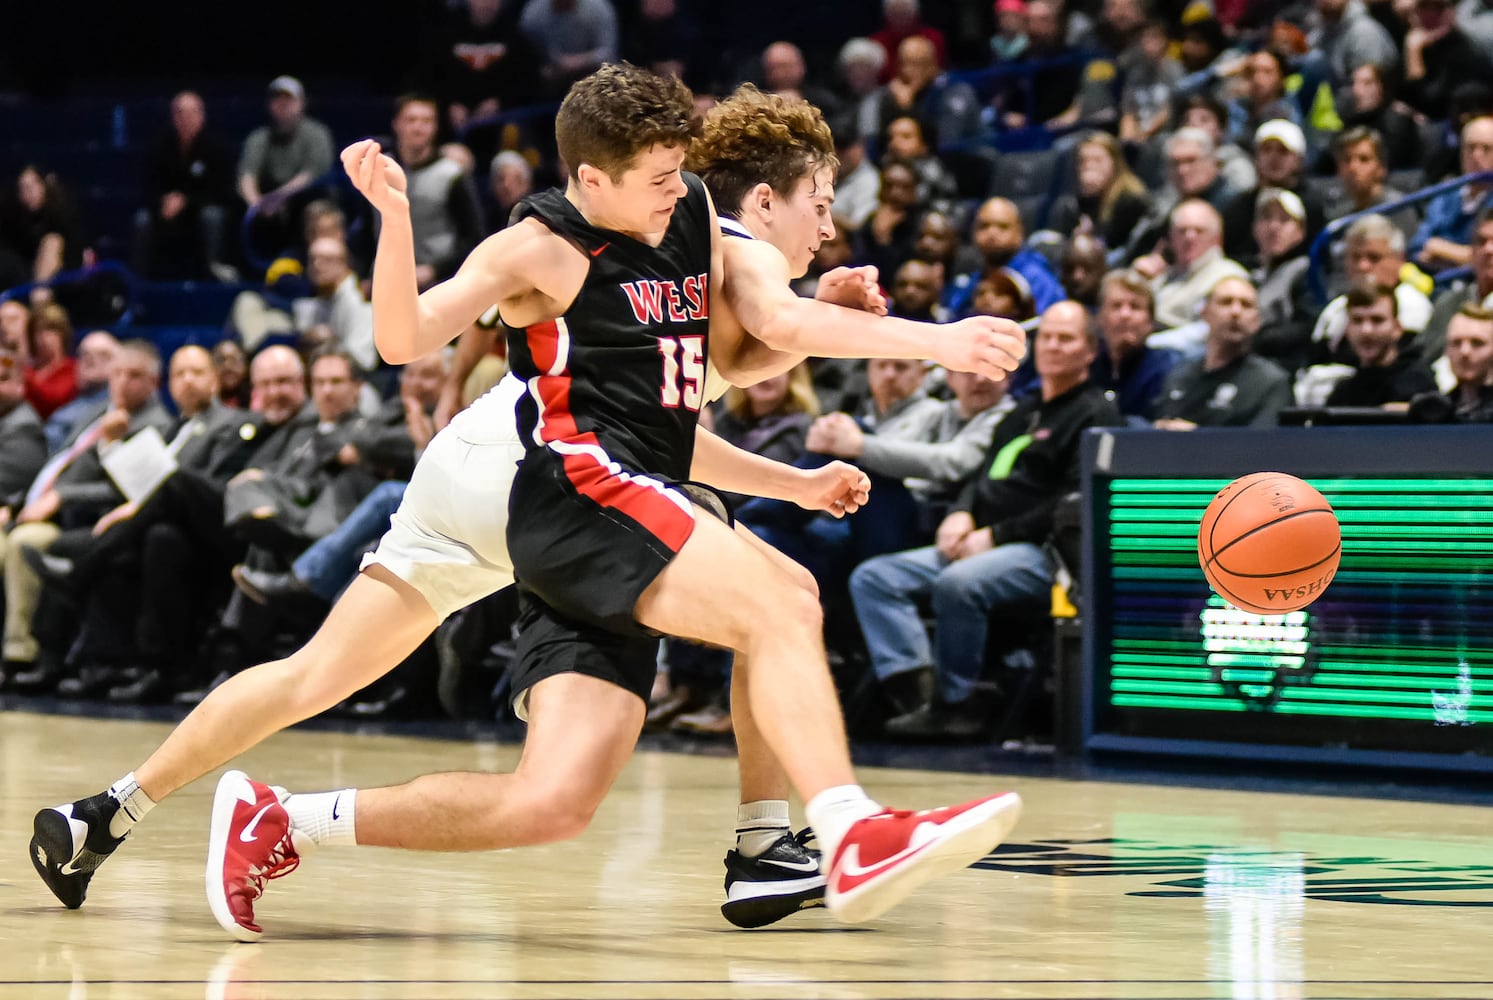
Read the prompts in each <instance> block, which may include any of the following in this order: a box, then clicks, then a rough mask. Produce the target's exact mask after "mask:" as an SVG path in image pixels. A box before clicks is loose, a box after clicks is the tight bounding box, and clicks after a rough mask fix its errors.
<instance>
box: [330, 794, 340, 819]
mask: <svg viewBox="0 0 1493 1000" xmlns="http://www.w3.org/2000/svg"><path fill="white" fill-rule="evenodd" d="M341 804H342V796H340V795H339V796H337V797H336V798H335V799H333V800H332V818H333V819H336V818H337V807H338V806H340V805H341Z"/></svg>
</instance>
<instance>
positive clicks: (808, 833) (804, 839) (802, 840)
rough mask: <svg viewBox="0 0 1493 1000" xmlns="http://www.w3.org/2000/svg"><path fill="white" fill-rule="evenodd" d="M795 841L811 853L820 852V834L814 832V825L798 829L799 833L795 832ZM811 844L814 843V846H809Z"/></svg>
mask: <svg viewBox="0 0 1493 1000" xmlns="http://www.w3.org/2000/svg"><path fill="white" fill-rule="evenodd" d="M793 842H794V843H795V844H797V845H798V846H799V847H800V848H801V849H803V850H805V851H807V852H809V853H811V854H818V853H819V835H818V834H817V833H815V832H814V828H813V827H812V826H806V827H804V828H803V829H802V830H800V831H798V833H796V834H794V835H793ZM811 844H812V845H813V846H812V847H811V846H809V845H811Z"/></svg>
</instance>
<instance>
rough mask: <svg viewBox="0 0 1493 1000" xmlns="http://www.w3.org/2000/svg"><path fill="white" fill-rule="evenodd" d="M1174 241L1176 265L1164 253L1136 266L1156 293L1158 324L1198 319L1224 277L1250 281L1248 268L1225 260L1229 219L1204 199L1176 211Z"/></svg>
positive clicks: (1171, 238)
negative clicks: (1224, 239) (1225, 235)
mask: <svg viewBox="0 0 1493 1000" xmlns="http://www.w3.org/2000/svg"><path fill="white" fill-rule="evenodd" d="M1168 240H1169V242H1170V244H1171V254H1172V260H1171V263H1170V264H1168V263H1167V261H1166V260H1165V259H1164V258H1162V257H1161V255H1160V254H1149V255H1147V256H1145V257H1142V258H1140V259H1139V260H1137V261H1136V262H1135V270H1137V271H1138V272H1140V273H1141V274H1143V275H1145V276H1146V277H1147V278H1149V279H1150V280H1151V284H1152V287H1153V288H1154V289H1155V291H1156V322H1157V323H1158V324H1159V325H1161V326H1162V327H1165V328H1172V327H1178V326H1183V325H1184V324H1187V323H1191V322H1193V321H1194V320H1196V319H1197V318H1198V310H1199V309H1200V308H1201V307H1202V304H1203V300H1204V299H1205V298H1207V296H1208V293H1209V292H1210V291H1211V290H1212V289H1213V286H1214V285H1216V284H1218V283H1219V282H1220V281H1222V280H1223V279H1224V278H1248V277H1249V272H1247V271H1245V270H1244V268H1243V266H1241V265H1240V264H1239V263H1238V262H1237V261H1233V260H1230V259H1229V258H1227V257H1225V256H1224V255H1223V216H1221V215H1220V214H1219V212H1218V209H1216V208H1214V207H1213V206H1212V205H1210V204H1208V203H1207V202H1206V201H1203V200H1202V199H1199V198H1188V199H1187V200H1185V201H1183V202H1182V203H1181V204H1179V205H1178V206H1177V207H1176V208H1174V209H1172V216H1171V231H1170V236H1169V237H1168Z"/></svg>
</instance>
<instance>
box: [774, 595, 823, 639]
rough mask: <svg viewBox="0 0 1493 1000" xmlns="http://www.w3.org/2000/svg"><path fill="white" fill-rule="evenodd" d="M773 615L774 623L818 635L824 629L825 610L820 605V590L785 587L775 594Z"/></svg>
mask: <svg viewBox="0 0 1493 1000" xmlns="http://www.w3.org/2000/svg"><path fill="white" fill-rule="evenodd" d="M775 604H776V605H777V607H775V608H774V609H773V612H772V615H773V619H774V621H775V622H776V623H777V624H778V625H780V626H784V627H789V628H792V627H797V628H801V629H805V630H807V631H809V632H812V633H814V634H815V635H818V634H819V633H820V632H822V631H823V629H824V608H823V606H822V605H820V603H819V588H818V587H815V588H814V589H813V590H807V589H804V588H802V587H794V586H785V587H781V588H778V589H777V591H776V594H775Z"/></svg>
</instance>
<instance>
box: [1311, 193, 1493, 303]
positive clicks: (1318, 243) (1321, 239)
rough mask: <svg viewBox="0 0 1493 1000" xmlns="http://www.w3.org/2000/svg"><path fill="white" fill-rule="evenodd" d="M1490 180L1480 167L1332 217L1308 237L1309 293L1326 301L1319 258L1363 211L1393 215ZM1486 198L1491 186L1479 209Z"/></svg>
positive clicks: (1490, 195) (1446, 273) (1446, 275)
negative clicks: (1411, 191)
mask: <svg viewBox="0 0 1493 1000" xmlns="http://www.w3.org/2000/svg"><path fill="white" fill-rule="evenodd" d="M1490 183H1493V171H1484V172H1483V173H1480V174H1466V175H1464V176H1462V177H1456V178H1453V179H1452V180H1449V181H1442V182H1441V183H1440V184H1433V185H1431V186H1430V187H1428V188H1421V189H1420V190H1419V191H1417V192H1415V193H1414V194H1407V195H1406V196H1405V197H1403V198H1398V199H1396V200H1394V201H1387V202H1385V203H1384V204H1382V205H1375V206H1374V207H1373V208H1369V209H1365V210H1364V211H1362V212H1354V213H1353V214H1352V215H1345V216H1343V217H1342V218H1341V219H1334V220H1333V221H1332V222H1330V223H1328V224H1327V226H1325V227H1324V228H1323V229H1322V231H1321V232H1320V233H1318V234H1317V238H1316V239H1314V240H1312V248H1311V250H1309V251H1308V253H1307V256H1308V258H1309V259H1310V261H1311V266H1310V268H1309V270H1308V271H1307V280H1308V281H1309V282H1310V283H1311V288H1312V294H1314V295H1316V296H1317V298H1318V300H1319V301H1321V302H1326V301H1327V297H1328V296H1327V278H1326V276H1325V274H1324V273H1323V270H1324V269H1323V258H1324V257H1325V256H1326V254H1327V248H1328V247H1329V246H1330V245H1331V244H1332V241H1333V240H1334V239H1336V238H1337V236H1338V234H1339V233H1341V232H1343V231H1344V230H1345V229H1347V228H1348V227H1349V226H1351V225H1353V223H1355V222H1357V221H1358V220H1359V219H1361V218H1363V217H1364V216H1365V215H1386V216H1388V215H1393V214H1394V213H1395V212H1398V211H1399V210H1400V209H1402V208H1411V207H1413V206H1415V205H1419V204H1421V203H1422V202H1426V201H1430V200H1432V199H1433V198H1438V197H1440V196H1441V195H1443V194H1445V193H1446V192H1448V191H1457V190H1459V189H1461V188H1463V187H1466V186H1467V185H1468V184H1490ZM1490 199H1493V190H1490V191H1489V193H1488V195H1486V196H1484V198H1483V201H1482V204H1481V205H1479V206H1478V208H1479V210H1481V209H1482V208H1483V207H1484V206H1486V205H1487V204H1488V202H1489V200H1490ZM1465 271H1466V269H1465V268H1458V269H1457V270H1456V271H1443V272H1441V274H1440V275H1438V276H1437V277H1438V279H1439V280H1445V279H1446V278H1449V277H1454V276H1458V275H1460V274H1463V273H1465Z"/></svg>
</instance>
